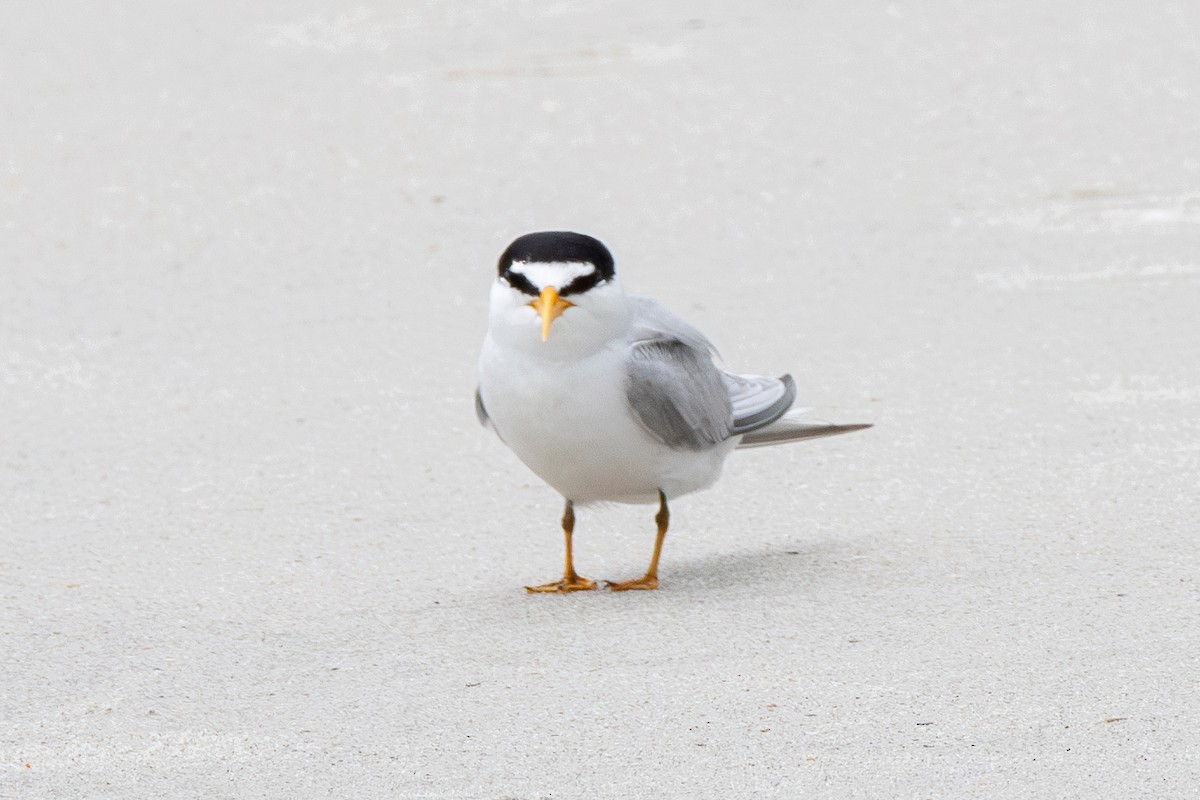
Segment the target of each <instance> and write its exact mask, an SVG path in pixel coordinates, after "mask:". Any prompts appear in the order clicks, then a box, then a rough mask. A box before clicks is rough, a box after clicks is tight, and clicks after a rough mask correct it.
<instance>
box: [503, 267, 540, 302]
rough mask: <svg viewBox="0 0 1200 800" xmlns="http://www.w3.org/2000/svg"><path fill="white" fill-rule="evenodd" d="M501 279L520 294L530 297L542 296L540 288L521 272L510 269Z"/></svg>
mask: <svg viewBox="0 0 1200 800" xmlns="http://www.w3.org/2000/svg"><path fill="white" fill-rule="evenodd" d="M500 277H502V278H504V280H505V281H507V282H508V285H509V286H511V287H512V288H514V289H516V290H517V291H518V292H521V293H523V294H527V295H530V296H531V297H537V296H538V295H539V294H540V292H539V291H538V288H537V287H536V286H534V285H533V282H532V281H530V280H529V278H526V277H525V276H524V275H522V274H521V273H519V272H513V271H512V270H511V269H508V270H505V271H504V273H503V274H502V275H501V276H500Z"/></svg>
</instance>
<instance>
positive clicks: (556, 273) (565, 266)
mask: <svg viewBox="0 0 1200 800" xmlns="http://www.w3.org/2000/svg"><path fill="white" fill-rule="evenodd" d="M509 269H511V270H512V271H513V272H518V273H520V274H522V275H524V276H525V277H526V278H529V281H530V283H532V284H533V285H534V286H536V287H538V288H539V289H545V288H546V287H547V286H553V287H554V288H555V289H561V288H562V287H564V286H566V285H567V284H568V283H570V282H571V281H573V280H575V279H576V278H578V277H579V276H580V275H590V274H591V273H593V272H595V271H596V268H595V267H594V266H593V265H591V264H587V263H584V262H580V261H533V262H529V261H514V262H513V263H512V266H511V267H509Z"/></svg>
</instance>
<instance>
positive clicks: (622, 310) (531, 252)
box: [491, 231, 628, 349]
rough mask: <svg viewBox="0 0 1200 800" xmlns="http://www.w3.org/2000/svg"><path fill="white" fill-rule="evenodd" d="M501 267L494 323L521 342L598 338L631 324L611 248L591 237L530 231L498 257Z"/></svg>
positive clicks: (494, 296)
mask: <svg viewBox="0 0 1200 800" xmlns="http://www.w3.org/2000/svg"><path fill="white" fill-rule="evenodd" d="M497 271H498V273H499V274H498V276H497V278H496V283H495V285H494V286H493V288H492V302H491V325H492V327H493V329H496V328H497V327H498V326H499V327H503V328H505V329H507V331H508V333H509V334H511V335H512V336H513V337H514V338H516V339H519V340H520V341H522V342H531V341H537V340H540V342H541V343H544V344H547V345H549V344H551V343H552V342H553V341H554V340H563V341H564V343H570V342H573V343H576V344H578V343H582V342H587V341H589V340H595V341H597V342H599V341H600V340H603V339H605V338H606V337H608V336H611V335H612V334H613V331H615V330H619V329H620V326H623V325H625V324H627V323H628V310H627V304H626V302H625V296H624V293H623V292H622V290H621V288H620V286H619V285H618V284H617V278H616V272H615V271H614V268H613V257H612V253H610V252H609V251H608V248H607V247H605V246H604V244H603V243H601V242H600V241H599V240H598V239H594V238H592V237H591V236H586V235H584V234H582V233H570V232H568V231H544V232H539V233H527V234H525V235H524V236H521V237H519V238H517V239H516V240H515V241H514V242H513V243H512V244H510V245H509V246H508V249H507V250H505V251H504V253H503V254H502V255H501V256H500V262H499V264H498V266H497ZM560 317H561V318H562V321H561V322H559V323H558V325H557V326H556V327H555V328H554V330H553V331H552V330H551V326H552V325H553V324H554V322H555V320H558V319H559V318H560ZM555 349H557V348H555Z"/></svg>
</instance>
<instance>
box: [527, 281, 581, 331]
mask: <svg viewBox="0 0 1200 800" xmlns="http://www.w3.org/2000/svg"><path fill="white" fill-rule="evenodd" d="M529 305H530V307H531V308H532V309H533V310H534V311H536V312H537V313H538V316H539V317H541V318H542V341H543V342H544V341H546V340H547V339H549V338H550V323H551V322H554V320H556V319H558V318H559V317H560V316H562V313H563V312H564V311H566V310H567V309H568V308H570V307H571V306H573V305H575V304H574V303H569V302H567V301H566V300H563V299H562V298H561V297H559V296H558V292H557V291H555V289H554V287H553V286H547V287H546V288H545V289H542V294H541V296H540V297H538V299H537V300H533V301H531V302H530V303H529Z"/></svg>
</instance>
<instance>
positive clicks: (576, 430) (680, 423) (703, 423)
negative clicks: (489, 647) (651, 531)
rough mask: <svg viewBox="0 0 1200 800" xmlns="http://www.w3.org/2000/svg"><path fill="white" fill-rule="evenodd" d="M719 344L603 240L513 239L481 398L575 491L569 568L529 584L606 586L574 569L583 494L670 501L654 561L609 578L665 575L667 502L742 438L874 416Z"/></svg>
mask: <svg viewBox="0 0 1200 800" xmlns="http://www.w3.org/2000/svg"><path fill="white" fill-rule="evenodd" d="M716 357H717V352H716V349H715V348H714V347H713V345H712V343H711V342H709V340H708V339H707V338H706V337H705V336H704V334H702V333H701V332H700V331H698V330H697V329H696V328H694V327H692V326H691V325H690V324H688V323H687V322H685V321H684V320H682V319H681V318H680V317H678V316H676V315H675V314H674V313H672V312H671V311H669V310H667V308H666V307H665V306H663V305H662V304H660V303H659V302H657V301H655V300H652V299H649V298H645V297H639V296H635V295H632V294H626V293H625V291H624V289H623V288H622V286H621V283H620V281H619V280H618V277H617V274H616V269H615V262H614V259H613V255H612V253H611V252H610V251H609V249H608V248H607V247H606V246H605V245H604V244H603V243H602V242H601V241H600V240H598V239H596V238H594V237H592V236H589V235H586V234H582V233H575V232H572V231H538V232H534V233H527V234H525V235H523V236H519V237H518V238H517V239H515V240H514V241H513V242H512V243H511V244H510V245H509V246H508V247H507V248H506V249H505V250H504V252H503V253H502V254H501V256H500V259H499V262H498V265H497V275H496V278H495V280H494V281H493V283H492V286H491V294H490V298H489V308H488V322H487V332H486V334H485V336H484V342H483V347H482V349H481V351H480V355H479V362H478V367H477V373H476V377H477V387H476V390H475V412H476V415H477V417H478V419H479V422H480V423H481V424H482V425H483V426H484V427H485V428H490V429H491V430H492V431H494V432H495V433H496V435H497V436H498V437H499V439H500V440H501V441H502V442H503V443H504V444H505V445H507V446H508V447H509V448H510V449H511V450H512V451H513V452H514V453H515V454H516V455H517V457H518V458H519V459H520V460H521V461H523V462H524V463H525V465H526V466H528V467H529V469H531V470H532V471H533V472H534V473H535V474H536V475H537V476H538V477H540V478H541V479H542V480H543V481H545V482H546V483H547V484H549V485H550V486H551V487H552V488H554V489H555V490H556V491H557V492H558V493H559V494H561V495H562V497H563V499H564V501H565V505H564V507H563V515H562V532H563V536H564V540H565V548H564V549H565V566H564V570H563V577H562V579H561V580H557V581H552V582H550V583H545V584H541V585H537V586H526V587H525V590H526V591H527V592H530V593H567V592H578V591H587V590H592V589H596V588H597V584H596V581H594V580H591V579H588V578H584V577H581V576H580V575H579V574H578V573H576V571H575V564H574V558H573V549H572V538H573V535H574V530H575V509H576V507H577V506H588V505H591V504H598V503H613V502H615V503H633V504H650V505H653V504H657V505H658V512H657V514H656V515H655V517H654V520H655V525H656V535H655V541H654V550H653V553H652V555H651V558H650V564H649V567H648V568H647V570H646V573H645V575H643V576H642V577H640V578H636V579H634V580H629V581H621V582H612V581H605V585H606V586H607V587H608V588H609V589H611V590H612V591H616V592H624V591H630V590H653V589H657V588H658V585H659V581H658V566H659V558H660V556H661V554H662V548H663V541H664V539H665V537H666V534H667V528H668V525H669V523H670V509H669V503H670V502H671V501H673V500H675V499H677V498H679V497H682V496H684V495H686V494H688V493H690V492H695V491H698V490H700V489H705V488H707V487H709V486H711V485H712V484H713V483H714V482H715V481H716V480H717V479H718V477H719V476H720V474H721V469H722V465H723V464H724V462H725V459H726V458H727V457H728V456H729V454H730V453H731V452H733V451H734V450H735V449H739V448H749V447H760V446H765V445H774V444H780V443H783V442H793V441H800V440H805V439H814V438H817V437H823V436H832V435H835V434H842V433H849V432H851V431H857V430H862V429H864V428H869V427H871V426H870V425H869V424H862V423H859V424H842V425H837V424H831V423H826V422H816V421H810V420H805V419H802V418H801V417H802V415H803V414H804V412H805V410H806V409H799V408H794V407H793V404H794V402H795V399H796V384H795V381H794V380H793V379H792V377H791V376H790V375H783V376H781V377H778V378H771V377H764V376H760V375H737V374H732V373H729V372H726V371H724V370H723V369H721V368H720V367H718V366H717V364H716V362H715V361H714V359H715V358H716Z"/></svg>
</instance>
